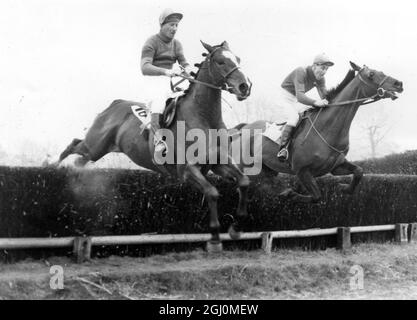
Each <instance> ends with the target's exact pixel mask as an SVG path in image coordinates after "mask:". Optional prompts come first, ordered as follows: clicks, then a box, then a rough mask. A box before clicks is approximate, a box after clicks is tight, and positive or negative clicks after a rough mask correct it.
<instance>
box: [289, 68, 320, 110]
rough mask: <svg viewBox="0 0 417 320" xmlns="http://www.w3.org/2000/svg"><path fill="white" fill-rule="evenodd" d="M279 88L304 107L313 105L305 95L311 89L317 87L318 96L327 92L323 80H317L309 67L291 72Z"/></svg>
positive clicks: (312, 101) (311, 100)
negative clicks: (294, 97) (304, 105)
mask: <svg viewBox="0 0 417 320" xmlns="http://www.w3.org/2000/svg"><path fill="white" fill-rule="evenodd" d="M281 87H282V88H284V89H285V90H287V91H288V92H289V93H291V94H292V95H294V96H296V97H297V100H298V102H300V103H303V104H306V105H313V104H314V101H315V100H313V99H311V98H309V97H307V96H306V95H305V93H306V92H308V91H310V90H311V89H312V88H314V87H317V90H318V91H319V93H320V95H324V94H325V93H326V92H327V90H326V83H325V80H324V78H322V79H320V80H317V79H316V77H315V76H314V73H313V69H312V68H311V66H308V67H299V68H297V69H295V70H294V71H292V72H291V73H290V74H289V75H288V76H287V77H286V78H285V80H284V81H283V82H282V84H281Z"/></svg>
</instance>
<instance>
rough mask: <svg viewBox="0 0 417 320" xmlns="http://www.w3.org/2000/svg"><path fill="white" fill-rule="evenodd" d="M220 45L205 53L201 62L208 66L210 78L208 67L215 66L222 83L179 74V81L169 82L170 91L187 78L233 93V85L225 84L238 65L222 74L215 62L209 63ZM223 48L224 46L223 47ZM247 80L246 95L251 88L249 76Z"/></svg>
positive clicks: (238, 67) (237, 68)
mask: <svg viewBox="0 0 417 320" xmlns="http://www.w3.org/2000/svg"><path fill="white" fill-rule="evenodd" d="M221 48H222V47H217V48H215V49H214V50H213V51H211V52H210V53H209V54H208V55H206V60H205V61H204V62H203V64H204V63H207V64H208V65H209V67H207V68H208V71H209V75H210V77H211V78H213V72H212V70H211V68H210V66H211V67H215V68H217V70H216V72H217V73H218V74H219V75H220V76H221V79H222V85H221V86H217V85H214V84H211V83H208V82H204V81H200V80H197V79H194V78H193V77H189V76H186V75H182V74H181V75H179V77H181V78H182V80H180V81H178V82H177V83H175V84H172V82H171V89H172V91H175V89H174V88H175V87H176V86H177V85H179V84H180V83H181V82H183V81H184V80H188V81H190V82H192V83H198V84H201V85H204V86H206V87H209V88H212V89H216V90H224V91H228V92H230V93H233V89H234V87H233V86H229V85H228V84H227V79H228V78H229V77H230V76H231V75H232V74H233V73H234V72H235V71H237V70H239V69H240V66H235V67H234V68H232V69H231V70H229V71H228V72H227V73H226V74H222V70H221V69H220V68H219V67H218V66H217V65H216V64H215V63H211V58H212V56H213V55H214V53H215V52H216V51H217V50H219V49H221ZM223 49H224V48H223ZM200 69H203V66H201V67H200ZM247 80H248V82H249V88H248V92H247V95H246V96H249V95H250V93H251V89H252V82H251V81H250V80H249V78H248V79H247Z"/></svg>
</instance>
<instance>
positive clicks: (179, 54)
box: [175, 39, 190, 68]
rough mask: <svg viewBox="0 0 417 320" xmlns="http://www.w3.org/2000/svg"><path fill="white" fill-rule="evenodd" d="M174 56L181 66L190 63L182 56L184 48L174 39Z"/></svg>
mask: <svg viewBox="0 0 417 320" xmlns="http://www.w3.org/2000/svg"><path fill="white" fill-rule="evenodd" d="M175 56H176V58H177V61H178V63H179V64H180V65H181V66H183V67H184V68H185V67H186V66H188V65H190V64H189V63H188V62H187V60H186V59H185V56H184V49H183V48H182V44H181V42H179V41H178V40H177V39H175Z"/></svg>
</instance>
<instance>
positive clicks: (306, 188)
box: [234, 62, 403, 202]
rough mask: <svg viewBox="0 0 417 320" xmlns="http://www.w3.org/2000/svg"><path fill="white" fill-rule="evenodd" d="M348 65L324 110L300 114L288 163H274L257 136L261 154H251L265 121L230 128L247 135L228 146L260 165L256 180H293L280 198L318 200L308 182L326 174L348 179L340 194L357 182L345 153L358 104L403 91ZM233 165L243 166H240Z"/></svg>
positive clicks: (271, 147)
mask: <svg viewBox="0 0 417 320" xmlns="http://www.w3.org/2000/svg"><path fill="white" fill-rule="evenodd" d="M351 66H352V68H353V70H350V71H349V73H348V74H347V75H346V77H345V79H344V80H343V81H342V83H341V84H340V85H339V86H338V87H337V88H335V89H333V90H330V91H329V97H328V99H329V101H330V104H329V106H328V107H325V108H319V109H313V110H309V111H307V112H306V113H305V114H304V117H303V119H302V121H301V122H300V123H299V125H298V127H297V128H296V130H295V132H294V136H293V140H292V142H291V144H290V146H289V148H288V150H289V154H290V156H289V159H288V162H280V161H279V160H278V158H277V153H278V151H279V147H278V145H277V144H276V143H275V142H273V141H272V140H270V139H269V138H267V137H265V136H263V135H262V136H261V138H262V143H260V144H259V146H260V147H262V150H254V139H255V131H254V129H258V131H261V130H262V131H264V130H265V128H266V123H267V121H256V122H253V123H250V124H246V125H242V124H240V125H239V128H236V129H237V130H249V131H248V132H249V134H247V135H244V134H242V131H240V134H237V135H236V138H235V139H234V143H238V144H239V145H242V146H246V148H250V149H249V150H251V152H253V153H254V154H255V155H259V156H258V157H257V159H256V160H255V161H257V163H259V162H262V171H261V176H263V177H269V178H273V175H275V174H276V172H282V173H288V174H295V175H297V177H298V181H297V184H298V186H297V188H296V190H293V189H291V188H290V189H286V190H285V191H284V192H282V193H281V194H280V195H281V196H282V197H285V198H289V199H291V200H294V201H298V202H317V201H319V200H320V199H321V193H320V189H319V187H318V185H317V182H316V180H315V179H314V178H315V177H319V176H322V175H325V174H327V173H331V174H333V175H337V176H339V175H349V174H353V179H352V181H351V183H350V184H341V188H342V190H343V191H344V192H345V193H349V194H351V193H353V191H354V190H355V187H356V186H357V185H358V183H359V182H360V180H361V178H362V175H363V170H362V168H360V167H359V166H357V165H355V164H353V163H350V162H349V161H347V160H346V158H345V156H346V154H347V153H348V150H349V129H350V125H351V122H352V120H353V118H354V116H355V114H356V111H357V110H358V108H359V106H360V105H362V104H366V103H369V102H373V101H376V100H379V99H382V98H387V97H391V98H392V99H395V98H396V96H395V92H402V91H403V86H402V82H400V81H398V80H396V79H394V78H392V77H389V76H385V75H384V74H383V73H382V72H380V71H376V70H372V69H370V68H368V67H366V66H364V67H363V68H360V67H358V66H357V65H356V64H354V63H352V62H351ZM355 72H357V74H356V75H355ZM258 137H259V136H258ZM239 140H240V141H239ZM239 165H240V167H241V168H244V167H245V165H244V164H239ZM302 193H306V194H302Z"/></svg>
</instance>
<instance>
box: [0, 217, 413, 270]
mask: <svg viewBox="0 0 417 320" xmlns="http://www.w3.org/2000/svg"><path fill="white" fill-rule="evenodd" d="M380 231H395V243H397V244H405V243H409V242H410V243H415V242H417V223H397V224H392V225H377V226H360V227H335V228H328V229H308V230H293V231H266V232H247V233H242V234H241V237H240V238H239V239H237V240H236V239H232V238H231V237H230V235H229V234H227V233H222V234H220V239H221V240H222V241H239V240H262V249H263V250H264V251H265V253H266V254H270V253H271V249H272V242H273V240H274V239H285V238H310V237H318V236H331V235H334V236H336V237H337V249H340V250H348V249H350V248H351V234H354V233H366V232H380ZM210 237H211V235H210V234H144V235H126V236H86V237H56V238H0V249H6V250H7V249H37V248H63V247H73V253H74V257H75V260H76V261H77V262H78V263H82V262H84V261H86V260H89V259H90V258H91V248H92V246H111V245H141V244H166V243H169V244H170V243H191V242H207V241H209V240H210Z"/></svg>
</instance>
